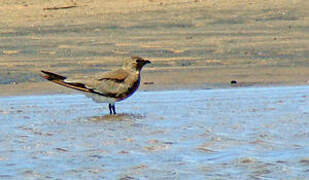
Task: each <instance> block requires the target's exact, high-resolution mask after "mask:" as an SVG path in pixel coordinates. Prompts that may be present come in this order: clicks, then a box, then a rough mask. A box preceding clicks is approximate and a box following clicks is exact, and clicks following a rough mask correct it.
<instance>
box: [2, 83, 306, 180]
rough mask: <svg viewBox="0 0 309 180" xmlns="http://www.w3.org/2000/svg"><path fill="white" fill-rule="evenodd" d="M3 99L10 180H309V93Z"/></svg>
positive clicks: (264, 91)
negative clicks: (109, 101)
mask: <svg viewBox="0 0 309 180" xmlns="http://www.w3.org/2000/svg"><path fill="white" fill-rule="evenodd" d="M116 108H117V110H118V112H119V113H120V114H119V115H117V116H109V115H107V113H108V109H107V105H105V104H96V103H94V102H92V101H91V100H90V99H88V98H86V97H85V96H83V95H78V94H77V95H46V96H25V97H2V98H1V99H0V132H1V136H0V152H1V153H0V178H3V179H10V178H11V179H22V178H28V179H45V178H50V179H57V178H58V179H77V178H82V179H101V178H105V179H121V178H123V179H205V178H206V179H273V178H276V179H281V178H283V179H295V178H299V179H309V86H299V87H274V88H233V89H216V90H183V91H161V92H137V93H136V94H135V95H133V96H132V97H131V98H129V99H128V100H125V101H123V102H120V103H118V104H116Z"/></svg>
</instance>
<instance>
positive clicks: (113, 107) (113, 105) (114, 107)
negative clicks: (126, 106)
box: [112, 104, 116, 114]
mask: <svg viewBox="0 0 309 180" xmlns="http://www.w3.org/2000/svg"><path fill="white" fill-rule="evenodd" d="M112 110H113V112H114V114H116V106H115V104H112Z"/></svg>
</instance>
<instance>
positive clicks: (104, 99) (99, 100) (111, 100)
mask: <svg viewBox="0 0 309 180" xmlns="http://www.w3.org/2000/svg"><path fill="white" fill-rule="evenodd" d="M84 94H85V95H86V97H88V98H91V99H92V100H93V101H94V102H96V103H115V102H116V101H117V99H116V98H112V97H106V96H102V95H99V94H93V93H84Z"/></svg>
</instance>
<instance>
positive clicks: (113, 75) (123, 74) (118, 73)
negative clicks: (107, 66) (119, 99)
mask: <svg viewBox="0 0 309 180" xmlns="http://www.w3.org/2000/svg"><path fill="white" fill-rule="evenodd" d="M128 76H129V73H128V72H127V71H125V70H124V69H118V70H115V71H109V72H105V73H103V74H102V75H101V76H100V77H99V79H98V80H99V81H106V80H110V81H115V82H123V81H124V80H125V79H126V78H127V77H128Z"/></svg>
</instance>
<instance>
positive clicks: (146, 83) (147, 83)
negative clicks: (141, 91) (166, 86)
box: [144, 81, 154, 85]
mask: <svg viewBox="0 0 309 180" xmlns="http://www.w3.org/2000/svg"><path fill="white" fill-rule="evenodd" d="M144 84H145V85H151V84H154V82H151V81H150V82H144Z"/></svg>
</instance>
